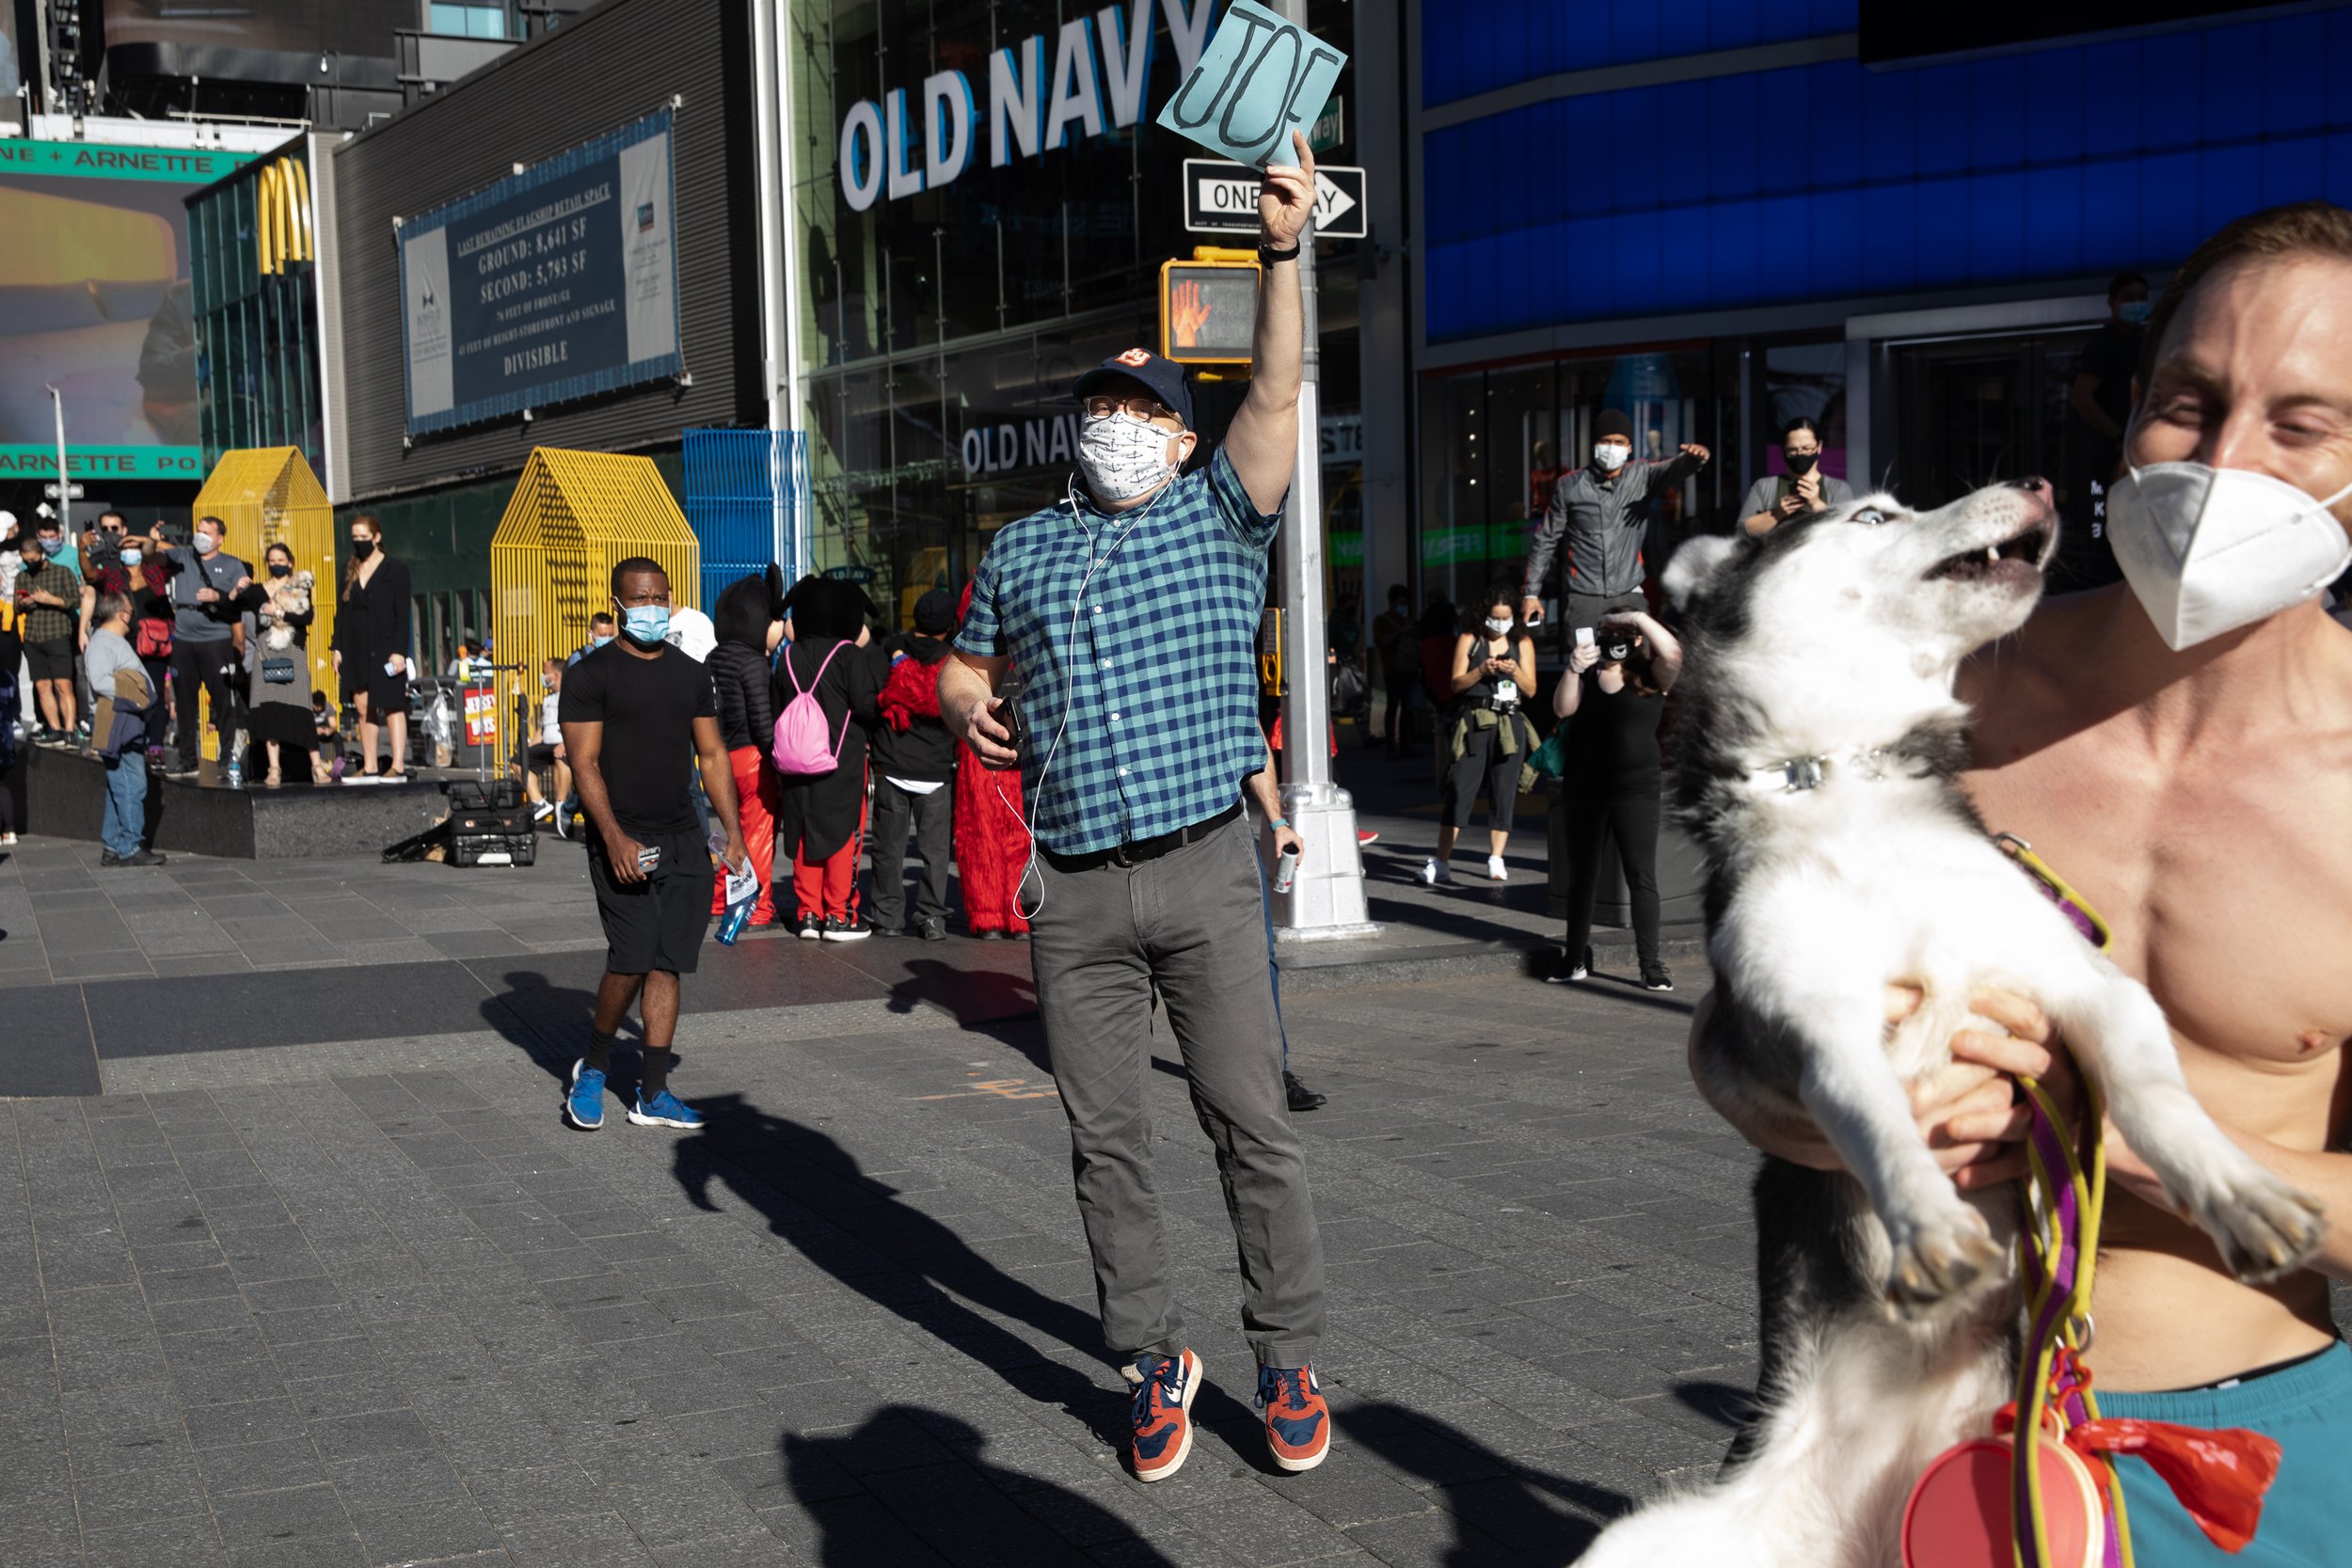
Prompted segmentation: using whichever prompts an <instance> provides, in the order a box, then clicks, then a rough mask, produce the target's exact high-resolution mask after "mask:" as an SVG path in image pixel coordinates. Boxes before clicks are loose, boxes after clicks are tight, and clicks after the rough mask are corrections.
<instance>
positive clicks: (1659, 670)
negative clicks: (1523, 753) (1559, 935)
mask: <svg viewBox="0 0 2352 1568" xmlns="http://www.w3.org/2000/svg"><path fill="white" fill-rule="evenodd" d="M1596 630H1597V638H1596V640H1595V641H1594V642H1593V643H1592V644H1591V645H1581V644H1580V645H1579V646H1578V647H1577V648H1576V650H1575V651H1574V653H1573V654H1572V655H1571V656H1570V657H1569V660H1568V670H1567V673H1566V674H1565V675H1563V676H1562V677H1561V679H1560V685H1559V687H1558V688H1557V689H1555V690H1554V691H1553V692H1552V697H1551V711H1552V712H1553V713H1554V714H1556V715H1558V716H1559V718H1560V720H1561V721H1562V722H1564V723H1565V722H1569V721H1573V727H1572V728H1571V729H1570V730H1569V731H1568V736H1567V743H1566V746H1565V752H1566V756H1567V768H1566V771H1565V772H1564V773H1563V774H1562V775H1561V779H1560V795H1561V802H1562V805H1563V807H1564V809H1565V813H1566V816H1567V821H1566V828H1567V833H1566V838H1567V850H1568V867H1567V870H1568V935H1567V950H1566V951H1565V953H1563V954H1562V955H1561V958H1560V968H1559V970H1558V971H1557V972H1556V973H1555V974H1552V975H1551V978H1552V979H1554V980H1581V979H1584V978H1586V977H1587V976H1588V975H1589V974H1591V973H1592V963H1593V950H1592V946H1591V942H1592V936H1593V903H1594V900H1595V898H1596V897H1597V895H1598V893H1599V888H1598V886H1597V883H1598V881H1599V870H1600V851H1601V846H1602V845H1603V843H1604V842H1607V841H1610V840H1614V841H1615V843H1616V846H1617V860H1618V863H1620V864H1622V865H1623V866H1624V867H1625V881H1626V888H1627V890H1628V891H1629V893H1630V894H1631V895H1632V901H1633V948H1634V953H1635V955H1636V956H1637V957H1638V958H1640V960H1641V965H1642V986H1643V989H1645V990H1674V989H1675V983H1674V977H1673V976H1672V975H1670V974H1667V973H1666V966H1665V964H1664V963H1663V962H1661V960H1660V958H1659V956H1658V818H1659V812H1660V797H1661V793H1662V783H1663V773H1664V767H1663V762H1662V758H1661V754H1660V752H1659V746H1658V727H1659V725H1660V723H1661V722H1662V721H1664V719H1665V716H1666V693H1667V692H1668V691H1669V690H1671V689H1673V688H1674V683H1675V680H1676V678H1677V676H1679V675H1680V674H1681V673H1682V644H1681V643H1679V642H1677V641H1675V638H1674V634H1673V633H1672V632H1669V631H1668V630H1667V629H1666V628H1665V627H1664V626H1660V625H1659V624H1658V623H1657V621H1656V620H1654V619H1652V618H1651V617H1650V616H1648V615H1645V614H1644V613H1643V612H1642V611H1640V610H1617V611H1615V612H1613V613H1612V614H1610V615H1608V616H1605V617H1603V619H1602V620H1601V623H1600V625H1599V626H1598V627H1597V628H1596Z"/></svg>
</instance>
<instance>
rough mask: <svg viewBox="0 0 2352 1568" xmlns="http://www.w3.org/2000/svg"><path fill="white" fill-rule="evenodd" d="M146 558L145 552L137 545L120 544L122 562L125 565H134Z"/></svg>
mask: <svg viewBox="0 0 2352 1568" xmlns="http://www.w3.org/2000/svg"><path fill="white" fill-rule="evenodd" d="M146 559H147V556H146V553H145V552H144V551H142V550H141V549H140V548H139V547H138V546H135V545H125V546H122V563H123V564H124V565H125V566H135V565H137V564H138V563H139V562H142V561H144V560H146Z"/></svg>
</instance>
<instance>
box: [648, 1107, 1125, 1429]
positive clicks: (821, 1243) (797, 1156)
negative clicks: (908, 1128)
mask: <svg viewBox="0 0 2352 1568" xmlns="http://www.w3.org/2000/svg"><path fill="white" fill-rule="evenodd" d="M695 1108H696V1109H697V1110H699V1111H701V1112H702V1114H703V1130H702V1132H700V1133H699V1134H696V1135H694V1136H691V1137H685V1138H680V1139H679V1140H678V1141H677V1144H676V1149H675V1154H674V1156H673V1166H672V1168H673V1173H674V1174H675V1177H676V1179H677V1183H678V1185H679V1187H681V1188H682V1189H684V1191H685V1193H686V1196H688V1197H689V1198H690V1199H691V1200H692V1202H693V1203H694V1205H695V1206H696V1207H697V1208H701V1209H705V1210H712V1211H715V1210H716V1209H717V1208H718V1205H717V1204H716V1203H714V1202H713V1201H712V1200H711V1196H710V1188H711V1183H712V1182H713V1181H720V1182H723V1183H725V1184H726V1186H727V1187H728V1188H729V1189H730V1190H731V1191H732V1192H733V1193H734V1194H735V1196H737V1197H739V1198H740V1199H741V1200H742V1201H743V1202H745V1203H747V1204H749V1205H751V1206H752V1208H754V1209H755V1210H757V1211H758V1212H759V1213H760V1214H761V1215H763V1216H764V1217H765V1218H766V1219H767V1221H768V1228H769V1229H770V1231H771V1232H772V1233H773V1234H774V1235H776V1236H777V1237H779V1238H780V1239H782V1240H783V1241H785V1242H786V1243H789V1244H790V1245H791V1246H792V1248H793V1249H794V1250H795V1251H797V1252H798V1253H799V1254H800V1255H801V1256H802V1257H803V1258H805V1259H808V1260H809V1261H810V1262H811V1263H814V1264H816V1265H817V1266H818V1267H819V1268H821V1269H823V1270H824V1271H825V1272H826V1273H828V1274H830V1275H833V1276H834V1278H835V1279H837V1280H839V1281H840V1282H841V1283H842V1284H844V1285H846V1286H848V1287H849V1288H850V1289H851V1290H853V1291H857V1292H858V1293H859V1294H861V1295H863V1296H865V1297H866V1299H867V1300H869V1301H871V1302H873V1303H874V1304H875V1305H876V1306H878V1307H883V1308H885V1309H886V1310H888V1311H889V1312H891V1313H892V1314H894V1315H895V1316H897V1317H898V1318H900V1319H903V1320H904V1321H905V1322H907V1323H911V1324H913V1325H914V1326H915V1327H917V1328H919V1329H921V1330H923V1331H924V1332H925V1333H927V1334H930V1335H931V1336H932V1337H934V1338H938V1339H940V1340H943V1341H945V1342H946V1343H947V1344H950V1345H953V1346H955V1347H956V1348H958V1349H960V1350H961V1351H963V1352H965V1353H966V1354H969V1355H971V1356H973V1357H974V1358H975V1359H977V1360H978V1361H980V1362H981V1363H983V1364H984V1365H986V1366H987V1367H989V1368H990V1369H991V1370H993V1372H994V1373H995V1374H996V1375H997V1376H998V1377H1000V1378H1002V1379H1003V1380H1004V1381H1005V1383H1006V1384H1007V1385H1008V1386H1010V1387H1011V1388H1013V1389H1014V1390H1015V1391H1017V1392H1019V1393H1021V1394H1023V1395H1025V1397H1027V1398H1029V1399H1033V1400H1041V1401H1044V1402H1051V1403H1057V1404H1059V1405H1061V1406H1062V1407H1063V1408H1064V1409H1066V1410H1068V1411H1070V1412H1071V1413H1073V1415H1076V1416H1077V1417H1078V1418H1080V1419H1082V1420H1083V1421H1085V1422H1086V1424H1087V1426H1088V1427H1089V1429H1090V1430H1091V1431H1093V1432H1094V1433H1095V1434H1096V1435H1097V1436H1099V1437H1101V1438H1102V1439H1103V1441H1104V1443H1105V1444H1109V1445H1114V1446H1120V1447H1123V1446H1124V1444H1125V1441H1126V1438H1127V1433H1128V1428H1127V1400H1126V1396H1125V1395H1123V1394H1121V1393H1119V1392H1116V1391H1112V1390H1107V1389H1104V1388H1101V1387H1098V1386H1096V1385H1095V1383H1094V1380H1093V1378H1092V1377H1090V1376H1089V1374H1088V1373H1086V1372H1083V1371H1080V1370H1077V1369H1076V1368H1074V1367H1070V1366H1065V1365H1063V1364H1062V1363H1061V1362H1059V1361H1057V1360H1055V1359H1053V1358H1052V1357H1051V1356H1049V1355H1048V1354H1045V1353H1044V1352H1043V1351H1041V1349H1039V1347H1038V1345H1037V1344H1036V1343H1033V1342H1032V1340H1031V1339H1030V1338H1027V1337H1025V1335H1024V1334H1022V1333H1021V1332H1017V1330H1027V1331H1028V1332H1029V1334H1032V1335H1035V1336H1038V1337H1040V1338H1042V1339H1046V1340H1051V1341H1055V1342H1057V1343H1058V1344H1059V1345H1061V1346H1063V1347H1065V1348H1067V1349H1070V1350H1074V1351H1077V1352H1079V1353H1081V1354H1084V1355H1086V1356H1088V1357H1089V1358H1099V1357H1101V1356H1102V1355H1103V1354H1104V1351H1103V1336H1102V1330H1101V1328H1100V1327H1099V1326H1098V1325H1097V1323H1096V1322H1095V1320H1094V1317H1093V1315H1092V1314H1091V1313H1089V1312H1087V1311H1084V1310H1082V1309H1081V1308H1079V1307H1073V1306H1072V1305H1071V1304H1070V1303H1069V1302H1066V1301H1059V1300H1057V1299H1055V1298H1054V1297H1052V1296H1049V1295H1047V1294H1045V1293H1044V1292H1043V1291H1040V1290H1039V1289H1038V1288H1037V1287H1036V1286H1034V1285H1032V1284H1030V1283H1029V1282H1028V1281H1026V1280H1024V1279H1020V1278H1018V1277H1016V1276H1014V1275H1010V1274H1008V1273H1006V1272H1005V1271H1004V1270H1003V1269H1001V1268H999V1267H998V1266H997V1265H996V1264H994V1263H993V1262H991V1261H990V1260H989V1259H986V1258H984V1257H982V1256H981V1255H980V1254H979V1253H978V1252H977V1251H975V1250H974V1249H973V1247H972V1244H971V1243H969V1242H966V1241H965V1240H964V1239H963V1238H962V1237H961V1236H960V1235H958V1234H957V1233H956V1232H955V1230H954V1229H953V1228H952V1227H951V1226H950V1224H949V1223H948V1222H946V1221H942V1220H939V1219H936V1218H934V1217H932V1216H931V1215H930V1214H927V1213H925V1212H923V1211H922V1210H921V1209H920V1208H918V1207H916V1206H915V1205H914V1204H913V1203H909V1202H907V1201H905V1200H904V1199H903V1198H902V1197H901V1196H900V1195H899V1192H898V1189H897V1188H895V1187H893V1186H891V1185H890V1184H889V1183H887V1182H884V1181H882V1180H876V1179H875V1178H873V1177H870V1176H868V1175H866V1173H865V1171H864V1170H863V1169H862V1168H861V1167H860V1166H859V1164H858V1163H857V1160H856V1159H855V1158H854V1157H853V1156H851V1155H850V1153H849V1151H848V1150H846V1149H844V1148H842V1147H841V1146H840V1145H839V1144H838V1143H835V1142H834V1140H833V1139H832V1138H830V1137H828V1136H827V1135H826V1134H824V1133H823V1132H818V1131H817V1130H816V1129H814V1128H811V1127H805V1126H803V1125H802V1124H801V1123H799V1122H796V1121H792V1120H789V1119H787V1118H786V1117H779V1116H776V1115H773V1114H772V1113H771V1112H768V1111H764V1110H762V1109H761V1108H760V1107H758V1106H756V1105H755V1104H752V1103H751V1102H750V1101H746V1100H745V1099H744V1098H743V1097H742V1096H741V1095H739V1094H723V1095H713V1096H710V1097H707V1098H705V1099H701V1100H697V1101H695ZM755 1172H756V1173H757V1174H756V1175H755V1174H753V1173H755ZM1000 1320H1002V1321H1000ZM1008 1324H1010V1325H1013V1326H1008Z"/></svg>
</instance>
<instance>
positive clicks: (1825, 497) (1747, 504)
mask: <svg viewBox="0 0 2352 1568" xmlns="http://www.w3.org/2000/svg"><path fill="white" fill-rule="evenodd" d="M1780 455H1781V457H1782V459H1783V460H1784V461H1785V462H1787V464H1788V472H1787V473H1785V474H1766V475H1764V476H1762V477H1761V478H1759V479H1758V480H1757V481H1756V483H1754V484H1751V485H1749V486H1748V499H1746V500H1744V501H1742V502H1740V527H1741V528H1743V529H1745V530H1746V531H1748V532H1750V533H1770V532H1772V530H1774V529H1776V528H1778V527H1779V526H1780V525H1781V524H1783V523H1785V522H1787V521H1788V519H1789V518H1791V517H1797V516H1802V515H1804V514H1805V513H1807V512H1820V511H1825V510H1827V509H1828V508H1830V507H1833V506H1843V505H1845V504H1846V503H1847V502H1848V501H1850V500H1851V499H1853V486H1852V485H1851V484H1849V483H1846V482H1845V481H1844V480H1842V479H1839V478H1837V477H1836V475H1834V474H1825V473H1823V472H1821V427H1820V425H1817V424H1815V423H1814V422H1813V421H1812V420H1808V419H1806V418H1805V417H1804V415H1802V414H1800V415H1798V416H1797V417H1796V418H1795V419H1793V420H1789V421H1788V427H1787V428H1786V429H1784V430H1783V431H1782V432H1781V433H1780Z"/></svg>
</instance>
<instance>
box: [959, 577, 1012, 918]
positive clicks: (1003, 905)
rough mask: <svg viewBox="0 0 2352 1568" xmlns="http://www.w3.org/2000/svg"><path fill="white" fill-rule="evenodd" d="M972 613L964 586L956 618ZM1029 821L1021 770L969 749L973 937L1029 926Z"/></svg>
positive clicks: (966, 788)
mask: <svg viewBox="0 0 2352 1568" xmlns="http://www.w3.org/2000/svg"><path fill="white" fill-rule="evenodd" d="M971 609H972V587H971V585H970V584H969V583H966V584H965V585H964V589H963V602H962V603H961V604H959V605H958V606H957V607H956V617H957V619H958V620H959V621H961V619H962V618H963V616H965V615H966V614H968V613H970V611H971ZM1026 820H1027V814H1026V808H1025V805H1024V803H1023V801H1022V798H1021V769H1020V768H1006V769H1005V770H1004V771H1003V772H1001V773H1000V772H997V771H996V770H995V769H993V768H990V767H989V766H988V765H987V764H986V763H984V762H982V761H981V760H980V759H979V758H978V757H977V756H976V755H974V754H973V752H972V748H971V747H970V746H968V745H967V746H965V747H964V748H963V754H962V755H961V756H960V757H958V758H957V759H956V870H957V872H958V873H959V874H960V875H961V878H962V880H963V919H964V924H965V925H967V926H969V927H971V928H972V930H973V932H974V933H975V934H977V933H978V932H981V931H1015V932H1018V931H1025V930H1027V929H1028V928H1029V923H1028V921H1027V920H1025V919H1024V918H1023V917H1022V914H1021V911H1020V910H1019V909H1018V908H1017V907H1016V905H1017V901H1018V898H1019V895H1020V889H1021V873H1022V871H1023V870H1024V869H1025V867H1026V866H1027V865H1028V863H1029V830H1028V829H1027V828H1026V827H1025V826H1024V824H1025V822H1026Z"/></svg>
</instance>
